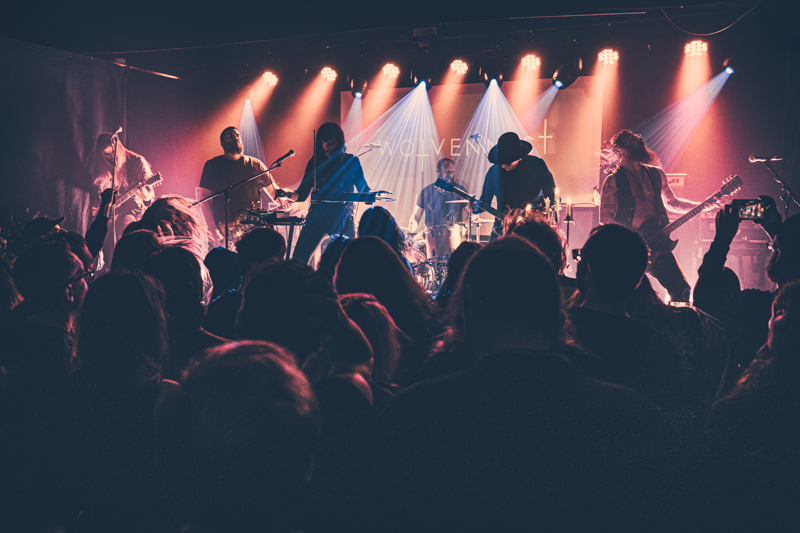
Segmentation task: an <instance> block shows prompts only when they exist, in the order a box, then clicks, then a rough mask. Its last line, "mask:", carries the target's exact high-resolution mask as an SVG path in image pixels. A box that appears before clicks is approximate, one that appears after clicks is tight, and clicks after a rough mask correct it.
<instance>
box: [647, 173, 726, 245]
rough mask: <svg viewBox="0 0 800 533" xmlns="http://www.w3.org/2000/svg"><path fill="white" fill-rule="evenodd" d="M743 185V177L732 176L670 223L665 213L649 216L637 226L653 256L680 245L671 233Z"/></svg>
mask: <svg viewBox="0 0 800 533" xmlns="http://www.w3.org/2000/svg"><path fill="white" fill-rule="evenodd" d="M741 187H742V178H740V177H739V176H731V177H730V178H728V179H727V180H726V181H725V182H724V183H723V185H722V188H720V190H719V191H717V192H715V193H714V194H712V195H711V196H709V197H708V198H706V199H705V200H703V202H702V203H701V204H700V205H698V206H697V207H695V208H694V209H692V210H691V211H689V212H688V213H685V214H684V215H683V216H682V217H680V218H679V219H677V220H675V221H674V222H672V223H670V221H669V219H668V218H667V217H666V216H664V215H653V216H650V217H647V218H646V219H645V220H644V222H642V225H641V226H639V227H638V228H636V232H637V233H639V235H641V236H642V237H644V240H645V241H646V242H647V246H648V247H649V248H650V253H651V256H652V255H653V254H656V255H660V254H664V253H668V252H671V251H672V250H674V249H675V247H676V246H678V241H677V240H672V239H670V238H669V235H670V233H672V232H673V231H675V230H676V229H678V228H680V227H681V226H683V225H684V224H686V223H687V222H688V221H689V220H691V219H692V218H694V217H695V216H696V215H697V214H698V213H700V212H701V211H702V210H703V209H705V208H706V207H707V206H709V205H710V204H713V203H715V202H716V201H718V200H719V199H720V198H722V197H723V196H730V195H733V194H736V193H737V192H738V191H739V189H740V188H741Z"/></svg>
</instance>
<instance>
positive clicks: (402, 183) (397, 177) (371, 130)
mask: <svg viewBox="0 0 800 533" xmlns="http://www.w3.org/2000/svg"><path fill="white" fill-rule="evenodd" d="M551 86H552V81H551V80H549V79H543V80H526V81H507V82H505V83H503V85H502V87H501V90H502V95H499V96H498V95H495V98H494V100H495V101H487V100H486V99H484V96H485V95H487V94H489V93H487V89H486V87H485V86H484V84H482V83H472V84H459V85H435V86H433V87H432V88H431V89H430V91H428V93H427V96H428V101H429V102H430V110H431V112H432V117H433V120H434V121H435V126H434V128H435V132H434V133H433V134H430V128H426V127H425V124H424V121H425V120H427V119H428V115H427V114H426V113H425V112H420V111H419V109H423V110H426V109H427V108H426V107H425V106H421V105H417V106H409V105H408V104H407V103H406V102H405V101H404V98H405V97H406V96H408V95H409V94H410V93H411V91H412V90H413V89H410V88H398V89H374V90H372V91H371V92H370V93H368V95H367V96H366V97H365V98H364V99H363V102H362V106H363V111H362V116H363V122H362V125H361V128H362V130H361V131H360V132H359V133H358V134H357V135H356V136H355V138H354V139H353V140H355V141H356V143H354V144H353V145H352V146H351V145H350V143H349V142H348V151H350V152H352V153H356V152H357V151H358V150H359V149H362V150H363V149H365V148H362V147H365V146H368V145H369V144H371V143H373V144H380V145H381V148H380V149H374V150H372V151H371V152H370V153H368V154H366V155H365V156H363V157H362V165H363V166H364V173H365V175H366V177H367V182H368V183H369V184H370V186H371V187H373V188H380V189H386V190H390V191H392V192H394V193H395V197H396V198H397V201H396V202H393V203H389V204H384V205H385V206H386V207H387V208H388V209H389V210H390V211H391V212H392V213H393V214H394V215H395V217H396V218H397V220H398V222H399V224H400V225H401V226H405V225H406V223H407V221H408V218H409V217H410V216H411V213H413V211H414V206H415V202H416V196H417V195H418V194H419V191H420V190H422V188H423V187H425V186H426V185H428V184H430V183H433V182H434V181H435V179H436V170H435V165H436V161H438V160H439V159H441V158H443V157H449V158H452V159H454V160H455V162H456V178H455V179H456V181H458V182H459V183H461V184H462V185H464V186H465V187H466V188H467V189H468V190H469V191H470V192H471V193H472V194H475V195H478V196H479V195H480V192H481V189H482V187H483V180H484V176H485V174H486V171H487V170H488V169H489V167H490V166H491V164H490V163H489V161H488V159H487V158H486V155H485V153H484V149H485V150H486V151H488V150H490V149H491V148H492V146H494V145H495V144H496V143H497V139H498V138H499V136H500V135H502V133H504V132H505V131H512V130H514V131H517V132H518V133H519V134H520V137H522V138H526V139H527V140H528V141H529V142H531V143H532V144H533V147H534V149H533V151H532V152H531V153H532V154H533V155H537V156H539V157H541V158H542V159H544V161H545V162H546V163H547V166H548V167H549V168H550V170H551V172H552V173H553V176H554V178H555V182H556V186H557V187H558V188H559V189H560V194H561V198H562V200H565V199H566V198H570V199H571V200H572V201H573V203H574V204H575V205H587V206H588V205H591V204H592V201H593V198H594V193H595V188H596V187H597V186H598V184H599V177H600V170H599V153H600V144H601V142H602V139H601V135H602V117H603V79H602V77H600V76H583V77H580V78H578V80H577V81H575V83H573V84H572V85H571V86H569V87H568V88H566V89H562V90H559V91H557V93H556V94H555V96H554V97H552V96H551V98H552V100H551V102H552V103H550V104H549V106H545V108H544V109H538V107H541V105H540V103H541V101H542V98H541V97H546V96H547V95H546V94H545V93H546V92H547V91H548V90H549V89H550V88H551ZM340 102H341V121H342V123H343V124H344V123H345V119H346V118H347V115H348V112H349V111H350V109H351V106H353V102H354V99H353V97H352V95H351V94H350V92H349V91H343V92H342V93H341V96H340ZM371 102H381V106H382V107H383V109H376V108H375V106H373V105H371ZM537 106H538V107H537ZM409 107H410V109H409V110H408V111H406V108H409ZM387 110H388V111H387ZM398 115H401V117H398ZM484 115H485V116H484ZM533 116H535V117H536V119H535V120H533V121H531V117H533ZM534 122H535V123H534ZM471 124H480V125H482V126H484V127H485V131H467V129H468V127H469V125H471ZM351 128H352V124H349V129H351ZM527 128H530V129H531V131H528V130H527ZM398 130H400V131H398ZM354 133H355V131H351V132H350V135H351V136H352V135H353V134H354ZM475 133H481V134H482V136H483V138H481V139H480V141H478V142H476V141H475V140H472V139H470V135H473V134H475ZM398 134H399V136H398ZM421 135H426V137H425V138H422V137H421ZM348 141H349V139H348ZM478 143H480V144H478Z"/></svg>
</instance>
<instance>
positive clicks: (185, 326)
mask: <svg viewBox="0 0 800 533" xmlns="http://www.w3.org/2000/svg"><path fill="white" fill-rule="evenodd" d="M146 272H147V274H149V275H151V276H153V278H155V279H156V280H158V281H159V282H161V286H162V287H163V288H164V293H165V294H166V298H167V300H166V304H167V307H166V310H167V316H168V324H169V325H170V326H171V328H170V329H171V330H172V331H173V333H190V332H193V331H196V330H198V329H199V328H200V327H201V326H202V325H203V316H204V314H205V311H204V309H203V305H202V304H201V303H200V302H201V300H202V299H203V279H202V277H201V274H200V263H199V262H198V261H197V258H196V257H195V256H194V254H192V253H191V252H190V251H188V250H185V249H183V248H180V247H177V246H171V247H169V248H165V249H164V250H162V251H161V252H159V253H157V254H156V255H154V256H153V257H152V258H151V259H150V262H149V263H148V265H147V267H146Z"/></svg>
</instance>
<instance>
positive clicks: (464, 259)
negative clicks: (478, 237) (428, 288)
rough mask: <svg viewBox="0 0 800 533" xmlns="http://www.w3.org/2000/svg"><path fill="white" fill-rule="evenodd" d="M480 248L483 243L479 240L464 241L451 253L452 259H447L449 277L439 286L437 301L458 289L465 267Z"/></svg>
mask: <svg viewBox="0 0 800 533" xmlns="http://www.w3.org/2000/svg"><path fill="white" fill-rule="evenodd" d="M480 249H481V245H480V244H478V243H477V242H471V241H464V242H462V243H461V244H459V245H458V248H456V249H455V250H453V253H452V254H450V259H448V260H447V277H445V278H444V281H443V282H442V286H441V287H439V294H438V296H437V303H438V297H440V296H443V295H445V294H450V293H452V292H453V291H454V290H455V289H456V286H457V285H458V280H459V279H461V274H462V273H463V272H464V268H465V267H466V266H467V263H468V262H469V260H470V259H471V258H472V256H473V255H475V252H477V251H478V250H480Z"/></svg>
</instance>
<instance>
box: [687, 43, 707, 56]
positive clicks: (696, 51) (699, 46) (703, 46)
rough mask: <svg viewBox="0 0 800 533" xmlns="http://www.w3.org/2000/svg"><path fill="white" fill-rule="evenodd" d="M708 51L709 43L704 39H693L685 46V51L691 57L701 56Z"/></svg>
mask: <svg viewBox="0 0 800 533" xmlns="http://www.w3.org/2000/svg"><path fill="white" fill-rule="evenodd" d="M706 52H708V43H706V42H703V41H692V42H690V43H689V44H687V45H686V46H684V47H683V53H684V54H686V55H688V56H689V57H700V56H701V55H703V54H705V53H706Z"/></svg>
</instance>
